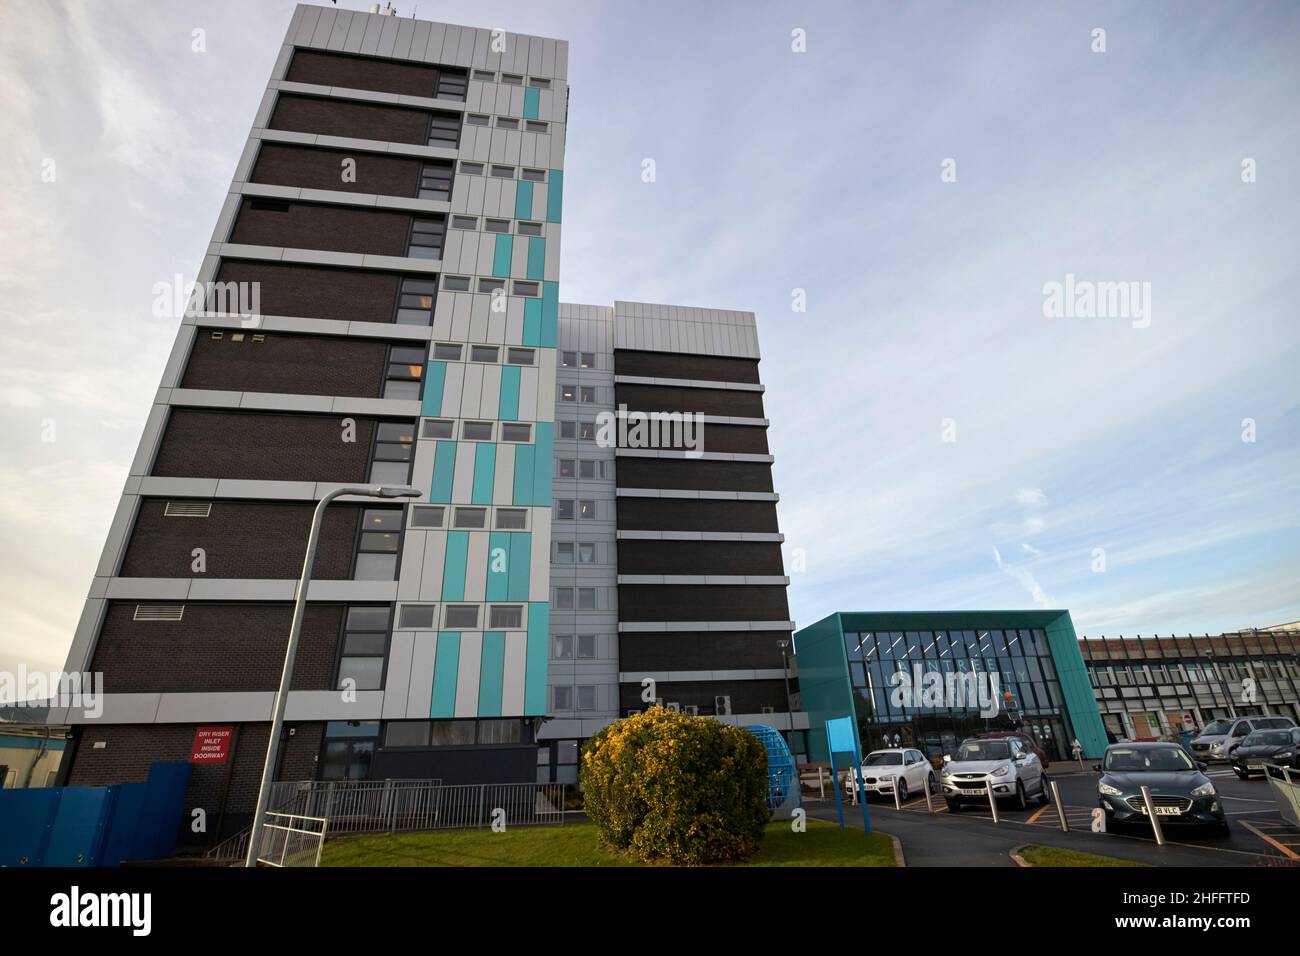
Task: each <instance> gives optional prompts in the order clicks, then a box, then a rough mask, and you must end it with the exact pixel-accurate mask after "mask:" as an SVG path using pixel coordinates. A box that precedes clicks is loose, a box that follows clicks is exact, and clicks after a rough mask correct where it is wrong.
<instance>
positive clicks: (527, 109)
mask: <svg viewBox="0 0 1300 956" xmlns="http://www.w3.org/2000/svg"><path fill="white" fill-rule="evenodd" d="M541 104H542V91H541V90H539V89H538V88H537V87H535V86H529V87H525V89H524V119H537V111H538V109H539V108H540V107H541Z"/></svg>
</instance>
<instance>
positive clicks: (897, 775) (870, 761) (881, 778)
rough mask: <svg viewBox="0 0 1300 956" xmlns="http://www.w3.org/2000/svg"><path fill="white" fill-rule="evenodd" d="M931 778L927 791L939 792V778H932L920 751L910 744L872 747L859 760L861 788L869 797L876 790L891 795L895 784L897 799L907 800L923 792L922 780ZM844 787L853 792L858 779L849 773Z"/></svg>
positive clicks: (923, 783)
mask: <svg viewBox="0 0 1300 956" xmlns="http://www.w3.org/2000/svg"><path fill="white" fill-rule="evenodd" d="M926 780H929V781H930V792H931V793H938V792H939V786H938V781H936V780H935V778H934V768H933V767H931V766H930V761H929V760H927V759H926V757H925V755H924V754H923V753H921V751H919V750H913V749H911V748H909V747H890V748H889V749H887V750H873V751H871V753H869V754H867V755H866V757H864V758H863V760H862V789H863V792H864V793H865V794H866V795H867V797H868V799H869V798H870V797H871V795H872V794H875V793H879V794H885V795H887V796H889V797H890V798H891V799H892V798H893V796H894V787H895V786H897V787H898V799H899V800H900V801H902V800H906V799H907V798H908V797H909V796H910V795H912V794H916V793H924V792H925V789H924V788H925V782H926ZM844 787H845V789H846V790H847V791H848V792H849V793H850V794H853V793H855V792H856V791H857V789H858V781H857V778H856V777H855V776H854V775H853V774H852V773H850V774H849V775H848V780H847V781H845V784H844Z"/></svg>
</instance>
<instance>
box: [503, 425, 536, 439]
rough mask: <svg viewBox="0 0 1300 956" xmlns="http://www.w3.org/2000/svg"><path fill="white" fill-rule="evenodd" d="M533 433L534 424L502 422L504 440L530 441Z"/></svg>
mask: <svg viewBox="0 0 1300 956" xmlns="http://www.w3.org/2000/svg"><path fill="white" fill-rule="evenodd" d="M532 434H533V426H532V425H522V424H519V423H518V422H502V424H501V440H502V441H528V439H529V438H531V437H532Z"/></svg>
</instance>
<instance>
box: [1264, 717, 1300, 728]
mask: <svg viewBox="0 0 1300 956" xmlns="http://www.w3.org/2000/svg"><path fill="white" fill-rule="evenodd" d="M1255 726H1256V727H1257V728H1259V729H1260V730H1263V729H1264V728H1265V727H1267V728H1268V729H1270V730H1272V729H1273V728H1287V727H1291V726H1293V725H1292V723H1291V721H1290V720H1288V719H1287V718H1286V717H1268V718H1265V719H1264V720H1257V721H1255Z"/></svg>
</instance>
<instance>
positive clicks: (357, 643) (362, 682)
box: [335, 606, 389, 736]
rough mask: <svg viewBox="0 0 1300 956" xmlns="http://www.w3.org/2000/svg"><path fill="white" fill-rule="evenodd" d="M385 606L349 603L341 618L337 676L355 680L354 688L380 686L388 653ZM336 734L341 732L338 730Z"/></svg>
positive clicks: (339, 686) (339, 681)
mask: <svg viewBox="0 0 1300 956" xmlns="http://www.w3.org/2000/svg"><path fill="white" fill-rule="evenodd" d="M388 620H389V614H388V608H387V607H385V606H365V607H350V608H348V609H347V613H346V614H345V615H344V619H343V641H342V647H341V650H340V654H339V669H338V680H337V682H336V684H335V686H337V687H338V688H340V689H342V688H343V686H344V684H343V682H344V681H345V680H353V681H356V684H355V689H356V690H382V689H383V686H384V658H385V656H386V655H387V653H388ZM339 736H343V735H342V734H339Z"/></svg>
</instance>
